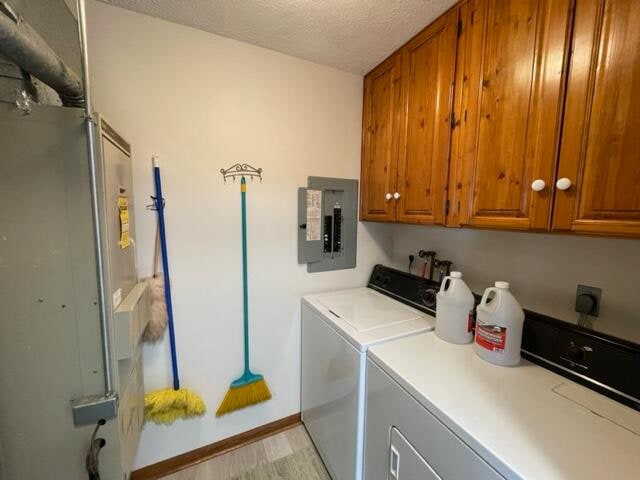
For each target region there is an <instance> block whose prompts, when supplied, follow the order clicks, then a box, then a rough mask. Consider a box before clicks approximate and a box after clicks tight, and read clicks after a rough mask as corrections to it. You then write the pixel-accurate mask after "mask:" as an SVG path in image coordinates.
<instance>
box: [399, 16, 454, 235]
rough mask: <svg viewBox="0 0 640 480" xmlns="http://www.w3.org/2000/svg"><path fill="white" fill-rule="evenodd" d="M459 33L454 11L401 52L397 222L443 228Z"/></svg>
mask: <svg viewBox="0 0 640 480" xmlns="http://www.w3.org/2000/svg"><path fill="white" fill-rule="evenodd" d="M457 30H458V10H457V9H456V10H453V11H451V12H450V13H448V14H447V15H446V16H444V17H441V18H440V19H438V20H437V21H436V22H435V23H433V24H432V25H430V26H429V27H428V28H427V29H425V30H424V31H422V32H421V33H420V34H419V35H417V36H416V37H415V38H413V39H412V40H411V41H410V42H409V43H408V44H407V45H406V46H405V47H404V48H403V51H402V56H403V59H402V62H403V65H402V79H403V85H404V88H403V93H404V95H403V114H402V120H401V137H400V154H399V161H398V181H397V192H398V193H399V197H398V199H397V206H396V220H397V221H399V222H408V223H426V224H434V223H435V224H444V223H445V201H446V196H447V179H448V177H447V175H448V170H449V147H450V137H451V112H452V108H453V86H454V73H455V60H456V45H457Z"/></svg>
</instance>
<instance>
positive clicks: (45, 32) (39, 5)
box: [0, 0, 81, 105]
mask: <svg viewBox="0 0 640 480" xmlns="http://www.w3.org/2000/svg"><path fill="white" fill-rule="evenodd" d="M8 3H9V4H10V5H11V6H12V7H13V9H14V10H15V11H16V12H17V13H18V14H19V15H21V16H22V17H23V18H24V20H25V21H26V22H27V23H29V24H30V25H31V26H32V27H33V28H35V30H36V31H37V32H38V33H39V34H40V35H41V36H42V38H44V39H45V40H46V41H47V43H48V44H49V45H50V46H51V48H52V49H53V50H54V51H55V52H56V53H57V54H58V56H59V57H60V58H61V59H62V60H63V61H64V62H65V63H66V64H67V65H68V66H69V67H70V68H71V69H73V70H74V71H75V72H76V73H77V74H78V75H79V74H80V69H81V64H80V43H79V40H78V24H77V22H76V19H75V17H74V15H73V14H72V13H71V11H70V10H69V7H68V6H67V4H66V3H65V1H64V0H8ZM7 63H10V62H9V61H8V60H6V59H4V58H2V57H1V56H0V72H2V73H3V76H0V101H4V102H11V103H13V102H14V101H15V98H16V96H15V92H16V90H17V89H18V88H20V87H21V81H20V80H18V79H16V78H15V77H19V72H18V73H16V72H15V71H14V70H13V69H11V68H10V67H9V66H7V65H6V64H7ZM4 75H8V76H4ZM11 77H13V78H11ZM34 83H35V84H36V88H37V89H38V95H39V97H40V103H43V104H47V105H53V104H55V105H59V104H60V101H59V99H58V95H57V94H56V93H55V92H54V91H53V90H52V89H50V88H49V87H47V86H46V85H44V84H42V83H41V82H38V81H37V80H36V79H34Z"/></svg>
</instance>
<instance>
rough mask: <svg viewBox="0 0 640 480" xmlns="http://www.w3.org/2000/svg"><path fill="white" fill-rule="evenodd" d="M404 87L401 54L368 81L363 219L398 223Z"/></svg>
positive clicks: (362, 189) (363, 127)
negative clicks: (401, 108) (397, 193)
mask: <svg viewBox="0 0 640 480" xmlns="http://www.w3.org/2000/svg"><path fill="white" fill-rule="evenodd" d="M401 87H402V85H401V57H400V55H399V54H395V55H393V56H391V57H390V58H388V59H387V60H385V61H384V62H383V63H382V64H381V65H379V66H378V67H377V68H375V69H374V70H373V71H371V72H370V73H369V74H368V75H367V76H366V77H365V79H364V106H363V125H362V173H361V178H360V185H361V193H360V219H361V220H377V221H393V220H395V206H396V202H395V200H394V199H393V194H394V193H395V191H396V175H397V166H398V137H399V123H400V122H399V119H400V105H401V94H402V92H401Z"/></svg>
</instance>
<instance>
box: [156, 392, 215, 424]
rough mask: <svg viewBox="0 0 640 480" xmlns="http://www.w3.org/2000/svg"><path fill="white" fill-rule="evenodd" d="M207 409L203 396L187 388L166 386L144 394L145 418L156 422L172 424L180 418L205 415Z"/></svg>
mask: <svg viewBox="0 0 640 480" xmlns="http://www.w3.org/2000/svg"><path fill="white" fill-rule="evenodd" d="M206 411H207V407H206V406H205V404H204V402H203V401H202V398H200V396H199V395H198V394H197V393H195V392H193V391H192V390H188V389H186V388H181V389H179V390H174V389H172V388H166V389H163V390H156V391H155V392H150V393H147V394H146V395H145V396H144V418H145V420H147V421H152V422H154V423H162V424H166V425H170V424H172V423H173V422H174V421H176V420H177V419H179V418H191V417H196V416H200V415H204V414H205V412H206Z"/></svg>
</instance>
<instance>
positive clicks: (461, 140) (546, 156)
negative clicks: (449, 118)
mask: <svg viewBox="0 0 640 480" xmlns="http://www.w3.org/2000/svg"><path fill="white" fill-rule="evenodd" d="M570 4H571V0H509V1H505V0H470V1H469V2H467V3H466V4H465V5H463V6H462V10H461V15H462V22H463V30H462V36H461V38H460V44H459V55H458V66H457V69H458V73H457V79H456V101H455V110H456V114H457V116H458V117H459V118H460V119H461V123H460V125H459V127H458V128H456V129H455V131H454V138H453V147H452V148H453V151H452V165H451V168H452V174H451V176H450V189H451V200H452V205H451V207H452V208H451V214H450V217H449V219H448V224H449V225H473V226H479V227H495V228H513V229H540V230H546V229H548V228H549V224H550V219H551V208H552V193H553V189H552V186H553V181H554V172H555V167H556V159H557V148H558V140H559V138H558V137H559V131H560V117H561V113H562V101H563V79H564V75H563V72H564V66H565V58H566V55H567V53H566V51H567V42H566V37H567V32H568V31H569V27H570V10H571V5H570ZM537 179H540V180H543V181H544V182H545V184H546V187H545V188H544V189H543V190H541V191H534V190H533V189H532V182H533V181H534V180H537Z"/></svg>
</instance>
